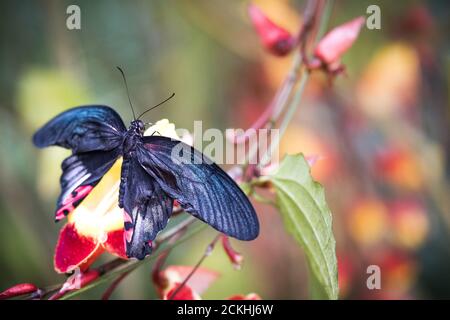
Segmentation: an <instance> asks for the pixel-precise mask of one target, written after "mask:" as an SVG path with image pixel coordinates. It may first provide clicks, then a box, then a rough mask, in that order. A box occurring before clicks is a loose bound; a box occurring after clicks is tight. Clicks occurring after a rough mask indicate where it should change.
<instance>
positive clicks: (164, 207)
mask: <svg viewBox="0 0 450 320" xmlns="http://www.w3.org/2000/svg"><path fill="white" fill-rule="evenodd" d="M119 198H120V200H119V206H120V207H122V208H123V209H124V211H125V212H124V216H125V219H124V220H125V243H126V254H127V256H128V257H130V258H137V259H140V260H141V259H144V258H145V256H147V255H149V254H150V253H151V251H152V241H153V240H154V239H155V237H156V235H157V234H158V232H159V231H161V230H162V229H164V228H165V226H166V225H167V221H168V220H169V217H170V215H171V214H172V207H173V199H172V198H170V197H169V196H168V195H167V194H166V193H165V192H164V191H163V190H162V189H161V187H160V186H159V184H158V183H157V182H156V180H155V179H154V178H152V177H151V176H150V175H149V174H148V173H147V172H146V171H145V170H144V169H143V168H142V166H141V165H140V164H139V162H138V161H137V159H136V158H133V157H125V158H124V162H123V164H122V176H121V185H120V195H119Z"/></svg>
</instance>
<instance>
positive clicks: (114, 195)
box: [54, 160, 127, 273]
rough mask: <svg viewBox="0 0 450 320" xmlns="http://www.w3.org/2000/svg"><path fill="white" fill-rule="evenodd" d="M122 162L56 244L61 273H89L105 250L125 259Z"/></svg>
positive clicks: (56, 262)
mask: <svg viewBox="0 0 450 320" xmlns="http://www.w3.org/2000/svg"><path fill="white" fill-rule="evenodd" d="M121 162H122V161H121V160H118V161H117V162H116V163H115V164H114V166H113V167H112V168H111V169H110V170H109V171H108V172H107V173H106V174H105V176H104V177H103V178H102V180H100V182H99V183H98V185H97V186H96V187H95V188H94V189H93V190H92V192H91V193H90V194H89V195H88V196H87V197H86V198H85V199H84V201H83V202H82V203H81V204H80V205H79V206H78V207H77V208H76V209H75V210H74V211H73V212H71V213H70V214H69V215H68V216H67V217H68V223H67V224H66V225H65V226H64V227H63V228H62V229H61V232H60V234H59V238H58V243H57V245H56V250H55V256H54V266H55V270H56V271H57V272H59V273H66V272H71V271H73V270H74V269H75V268H77V267H78V268H80V270H81V271H84V270H86V269H87V268H88V267H89V265H90V264H92V263H93V262H94V261H95V259H96V258H97V257H98V256H99V255H101V254H102V253H103V252H104V251H108V252H110V253H112V254H114V255H116V256H118V257H121V258H124V259H126V258H127V257H126V254H125V244H124V238H123V237H124V230H123V221H124V220H123V211H122V209H120V208H119V207H118V206H117V199H118V188H119V185H118V181H120V167H121Z"/></svg>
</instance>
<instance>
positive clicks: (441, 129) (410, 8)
mask: <svg viewBox="0 0 450 320" xmlns="http://www.w3.org/2000/svg"><path fill="white" fill-rule="evenodd" d="M254 3H256V4H257V5H259V6H260V7H261V8H262V9H263V10H264V12H266V14H267V15H268V16H269V17H270V18H272V19H273V20H274V21H276V22H277V23H279V24H280V25H282V26H283V27H285V28H286V29H288V30H290V31H292V32H296V30H298V28H299V26H300V23H301V19H302V18H301V14H300V12H301V8H303V7H304V2H303V1H287V0H265V1H262V0H261V1H254ZM70 4H77V5H79V6H80V8H81V26H82V29H81V30H78V31H77V30H73V31H70V30H68V29H67V28H66V18H67V15H66V8H67V6H68V5H70ZM370 4H378V5H379V6H380V7H381V14H382V28H381V30H368V29H366V28H363V30H362V32H361V34H360V36H359V39H358V40H357V42H356V43H355V45H354V46H353V47H352V48H351V49H350V51H349V52H348V53H347V54H346V55H345V56H344V60H343V62H344V64H345V65H346V67H347V75H346V76H340V77H338V78H337V79H336V81H335V82H334V85H333V86H332V87H331V86H329V83H328V81H327V78H326V77H325V76H324V75H323V74H320V73H315V74H314V75H313V77H312V79H311V80H310V82H309V84H308V87H307V89H306V93H305V98H304V99H303V101H302V105H301V106H300V107H299V112H298V114H297V115H296V117H295V119H294V121H293V122H292V124H291V126H290V128H289V129H288V131H287V133H286V136H285V137H284V139H283V141H282V144H281V152H282V153H295V152H303V153H305V154H307V155H308V154H314V155H319V156H321V160H320V161H319V162H318V163H317V164H316V165H315V166H314V167H313V175H314V177H315V178H316V179H317V180H318V181H320V182H321V183H322V184H323V185H324V186H325V190H326V195H327V199H328V203H329V205H330V207H331V209H332V212H333V219H334V231H335V236H336V239H337V251H338V259H339V284H340V289H341V298H342V299H345V298H357V299H392V298H408V299H409V298H411V299H415V298H450V272H449V270H450V245H449V244H450V233H449V231H450V209H449V187H448V184H449V181H448V178H449V173H450V171H449V163H448V159H449V155H450V153H449V152H450V134H449V99H448V89H449V82H448V77H449V75H450V67H449V66H450V64H449V63H450V59H449V58H450V57H449V43H448V33H449V31H450V29H449V20H448V13H449V4H448V2H447V1H395V2H394V1H375V0H371V1H356V0H355V1H336V2H335V6H334V10H333V14H332V16H331V20H330V24H329V26H330V27H332V26H335V25H338V24H340V23H343V22H345V21H347V20H349V19H351V18H353V17H356V16H359V15H365V13H366V8H367V7H368V6H369V5H370ZM247 5H248V2H247V1H218V0H197V1H140V0H139V1H138V0H132V1H126V2H125V1H111V0H108V1H106V0H101V1H56V0H46V1H12V0H9V1H1V2H0V12H1V18H0V25H1V28H0V44H1V50H0V288H5V287H8V286H11V285H13V284H16V283H19V282H33V283H36V284H37V285H41V286H44V285H49V284H54V283H58V282H61V281H63V279H64V276H62V275H58V274H56V273H55V272H54V270H53V265H52V258H53V251H54V247H55V243H56V239H57V236H58V232H59V229H60V228H61V226H62V224H61V222H60V223H59V224H55V223H54V222H53V210H54V203H55V199H56V197H57V194H58V191H59V185H58V181H59V174H60V169H59V166H60V161H61V160H62V159H63V158H64V157H65V156H66V155H67V151H64V150H60V149H58V148H50V149H48V150H37V149H35V148H34V147H33V146H32V144H31V135H32V134H33V132H34V130H36V129H37V128H38V127H39V126H40V125H42V124H43V123H44V122H45V121H47V120H48V119H49V118H50V117H52V116H53V115H55V114H57V113H59V112H61V111H63V110H65V109H67V108H70V107H72V106H76V105H82V104H94V103H99V104H107V105H110V106H113V107H114V108H115V109H116V110H117V111H118V112H119V113H120V114H121V115H122V117H123V119H124V121H125V122H126V123H128V122H129V121H130V120H131V118H132V117H131V112H130V110H129V107H128V102H127V97H126V94H125V91H124V86H123V83H122V80H121V78H120V74H119V73H118V72H117V70H116V69H115V66H116V65H120V66H122V67H123V68H124V69H125V70H126V74H127V78H128V82H129V86H130V90H131V95H132V99H133V101H134V104H135V106H136V108H137V109H139V111H143V110H145V109H146V107H148V106H151V105H153V104H155V103H157V102H158V101H160V100H161V99H163V98H164V97H166V96H167V95H168V94H170V93H171V92H176V97H175V99H173V100H172V101H170V102H169V103H167V104H166V105H165V106H164V107H161V108H159V109H157V110H155V111H153V112H152V113H151V114H150V115H148V116H147V117H148V118H147V119H148V120H149V121H155V120H158V119H160V118H168V119H170V120H171V121H172V122H174V123H175V124H176V125H177V126H178V127H183V128H187V129H192V127H193V121H194V120H202V121H203V127H204V128H219V129H225V128H246V127H248V126H249V125H250V124H251V123H252V121H254V120H255V119H256V118H257V117H258V116H259V115H260V114H261V112H262V111H263V110H264V108H265V107H266V106H267V104H268V103H269V102H270V99H271V97H272V95H273V94H274V92H275V91H276V89H277V88H278V87H279V86H280V84H281V82H282V80H283V77H284V75H285V74H286V72H287V71H288V68H289V65H290V60H291V57H289V56H288V57H285V58H279V57H274V56H271V55H270V54H268V53H267V52H264V50H263V49H261V46H260V43H259V41H258V38H257V36H256V34H255V32H254V30H253V28H252V26H251V24H250V21H249V19H248V17H247V14H246V6H247ZM256 207H257V211H258V214H259V217H260V220H261V224H262V230H261V236H260V237H259V238H258V239H257V240H256V241H254V242H251V243H239V242H237V241H233V244H234V245H235V246H236V248H238V249H239V250H240V251H241V252H243V253H244V255H245V257H246V261H245V264H244V266H243V269H242V270H241V271H235V270H234V269H233V268H232V266H231V264H230V263H229V262H228V260H227V258H226V255H225V254H224V252H223V250H222V249H221V248H220V247H218V248H217V249H216V250H215V252H214V253H213V255H212V256H211V257H209V258H208V259H207V261H206V262H205V266H206V267H209V268H211V269H214V270H217V271H219V272H220V273H221V277H220V278H219V280H218V281H217V282H216V283H215V284H214V285H212V287H211V288H210V289H209V290H208V291H207V292H206V293H205V294H204V295H203V297H204V298H217V299H222V298H225V297H228V296H230V295H232V294H237V293H249V292H257V293H258V294H260V295H261V296H262V297H263V298H267V299H269V298H274V299H299V298H307V297H308V294H307V291H308V285H307V271H306V264H305V261H304V257H303V254H302V252H301V250H300V249H299V248H298V246H297V244H296V243H295V242H294V241H293V239H291V238H290V236H288V235H287V234H286V232H285V230H284V228H283V225H282V222H281V219H280V216H279V215H278V213H277V212H276V211H274V210H271V209H270V208H268V207H267V206H262V205H259V204H256ZM212 235H213V233H212V232H210V231H206V232H204V233H202V234H201V235H199V236H198V237H196V238H194V239H192V240H190V241H189V242H187V243H185V244H183V245H182V246H180V247H178V248H177V249H176V250H175V251H174V253H173V254H172V255H171V258H170V261H169V262H170V263H171V264H188V265H192V264H194V263H195V262H196V261H197V259H198V258H199V257H200V255H201V254H202V252H203V250H204V248H205V246H206V245H207V243H208V242H209V241H210V239H211V236H212ZM102 259H103V260H104V261H105V260H108V259H111V256H107V255H105V256H104V257H103V258H102ZM371 264H377V265H379V266H380V267H381V270H382V289H381V290H374V291H369V290H368V289H367V288H366V279H367V276H368V275H367V273H366V268H367V266H368V265H371ZM104 290H105V286H99V287H97V288H95V289H94V290H90V291H88V292H87V293H83V294H82V295H81V296H80V298H98V297H99V296H100V295H101V293H102V292H103V291H104ZM113 297H114V298H128V299H151V298H155V292H154V289H153V286H152V283H151V279H150V265H149V264H146V265H144V266H143V267H141V268H140V269H138V270H137V271H136V272H134V273H133V274H132V275H130V276H129V277H128V278H127V279H126V280H125V281H124V282H123V283H122V284H121V285H120V287H119V288H118V289H117V291H116V292H115V294H114V296H113Z"/></svg>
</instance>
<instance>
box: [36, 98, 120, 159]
mask: <svg viewBox="0 0 450 320" xmlns="http://www.w3.org/2000/svg"><path fill="white" fill-rule="evenodd" d="M125 131H126V128H125V125H124V124H123V121H122V119H121V118H120V116H119V115H118V114H117V112H115V111H114V110H113V109H112V108H110V107H107V106H82V107H76V108H72V109H69V110H67V111H65V112H63V113H60V114H59V115H57V116H56V117H55V118H53V119H52V120H50V121H49V122H47V124H45V125H44V126H43V127H42V128H41V129H39V130H38V131H37V132H36V133H35V134H34V136H33V143H34V144H35V145H36V146H37V147H39V148H44V147H48V146H51V145H56V146H60V147H63V148H67V149H72V151H73V153H80V152H89V151H95V150H103V151H107V150H112V149H114V148H116V147H118V146H119V145H120V144H121V143H122V140H123V133H124V132H125Z"/></svg>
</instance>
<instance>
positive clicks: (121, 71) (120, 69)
mask: <svg viewBox="0 0 450 320" xmlns="http://www.w3.org/2000/svg"><path fill="white" fill-rule="evenodd" d="M116 68H117V69H118V70H119V71H120V73H121V74H122V78H123V82H124V83H125V89H126V90H127V96H128V102H129V103H130V107H131V112H133V118H134V120H136V114H135V113H134V109H133V104H132V103H131V99H130V91H129V90H128V83H127V78H126V77H125V73H124V72H123V70H122V68H121V67H119V66H117V67H116Z"/></svg>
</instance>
